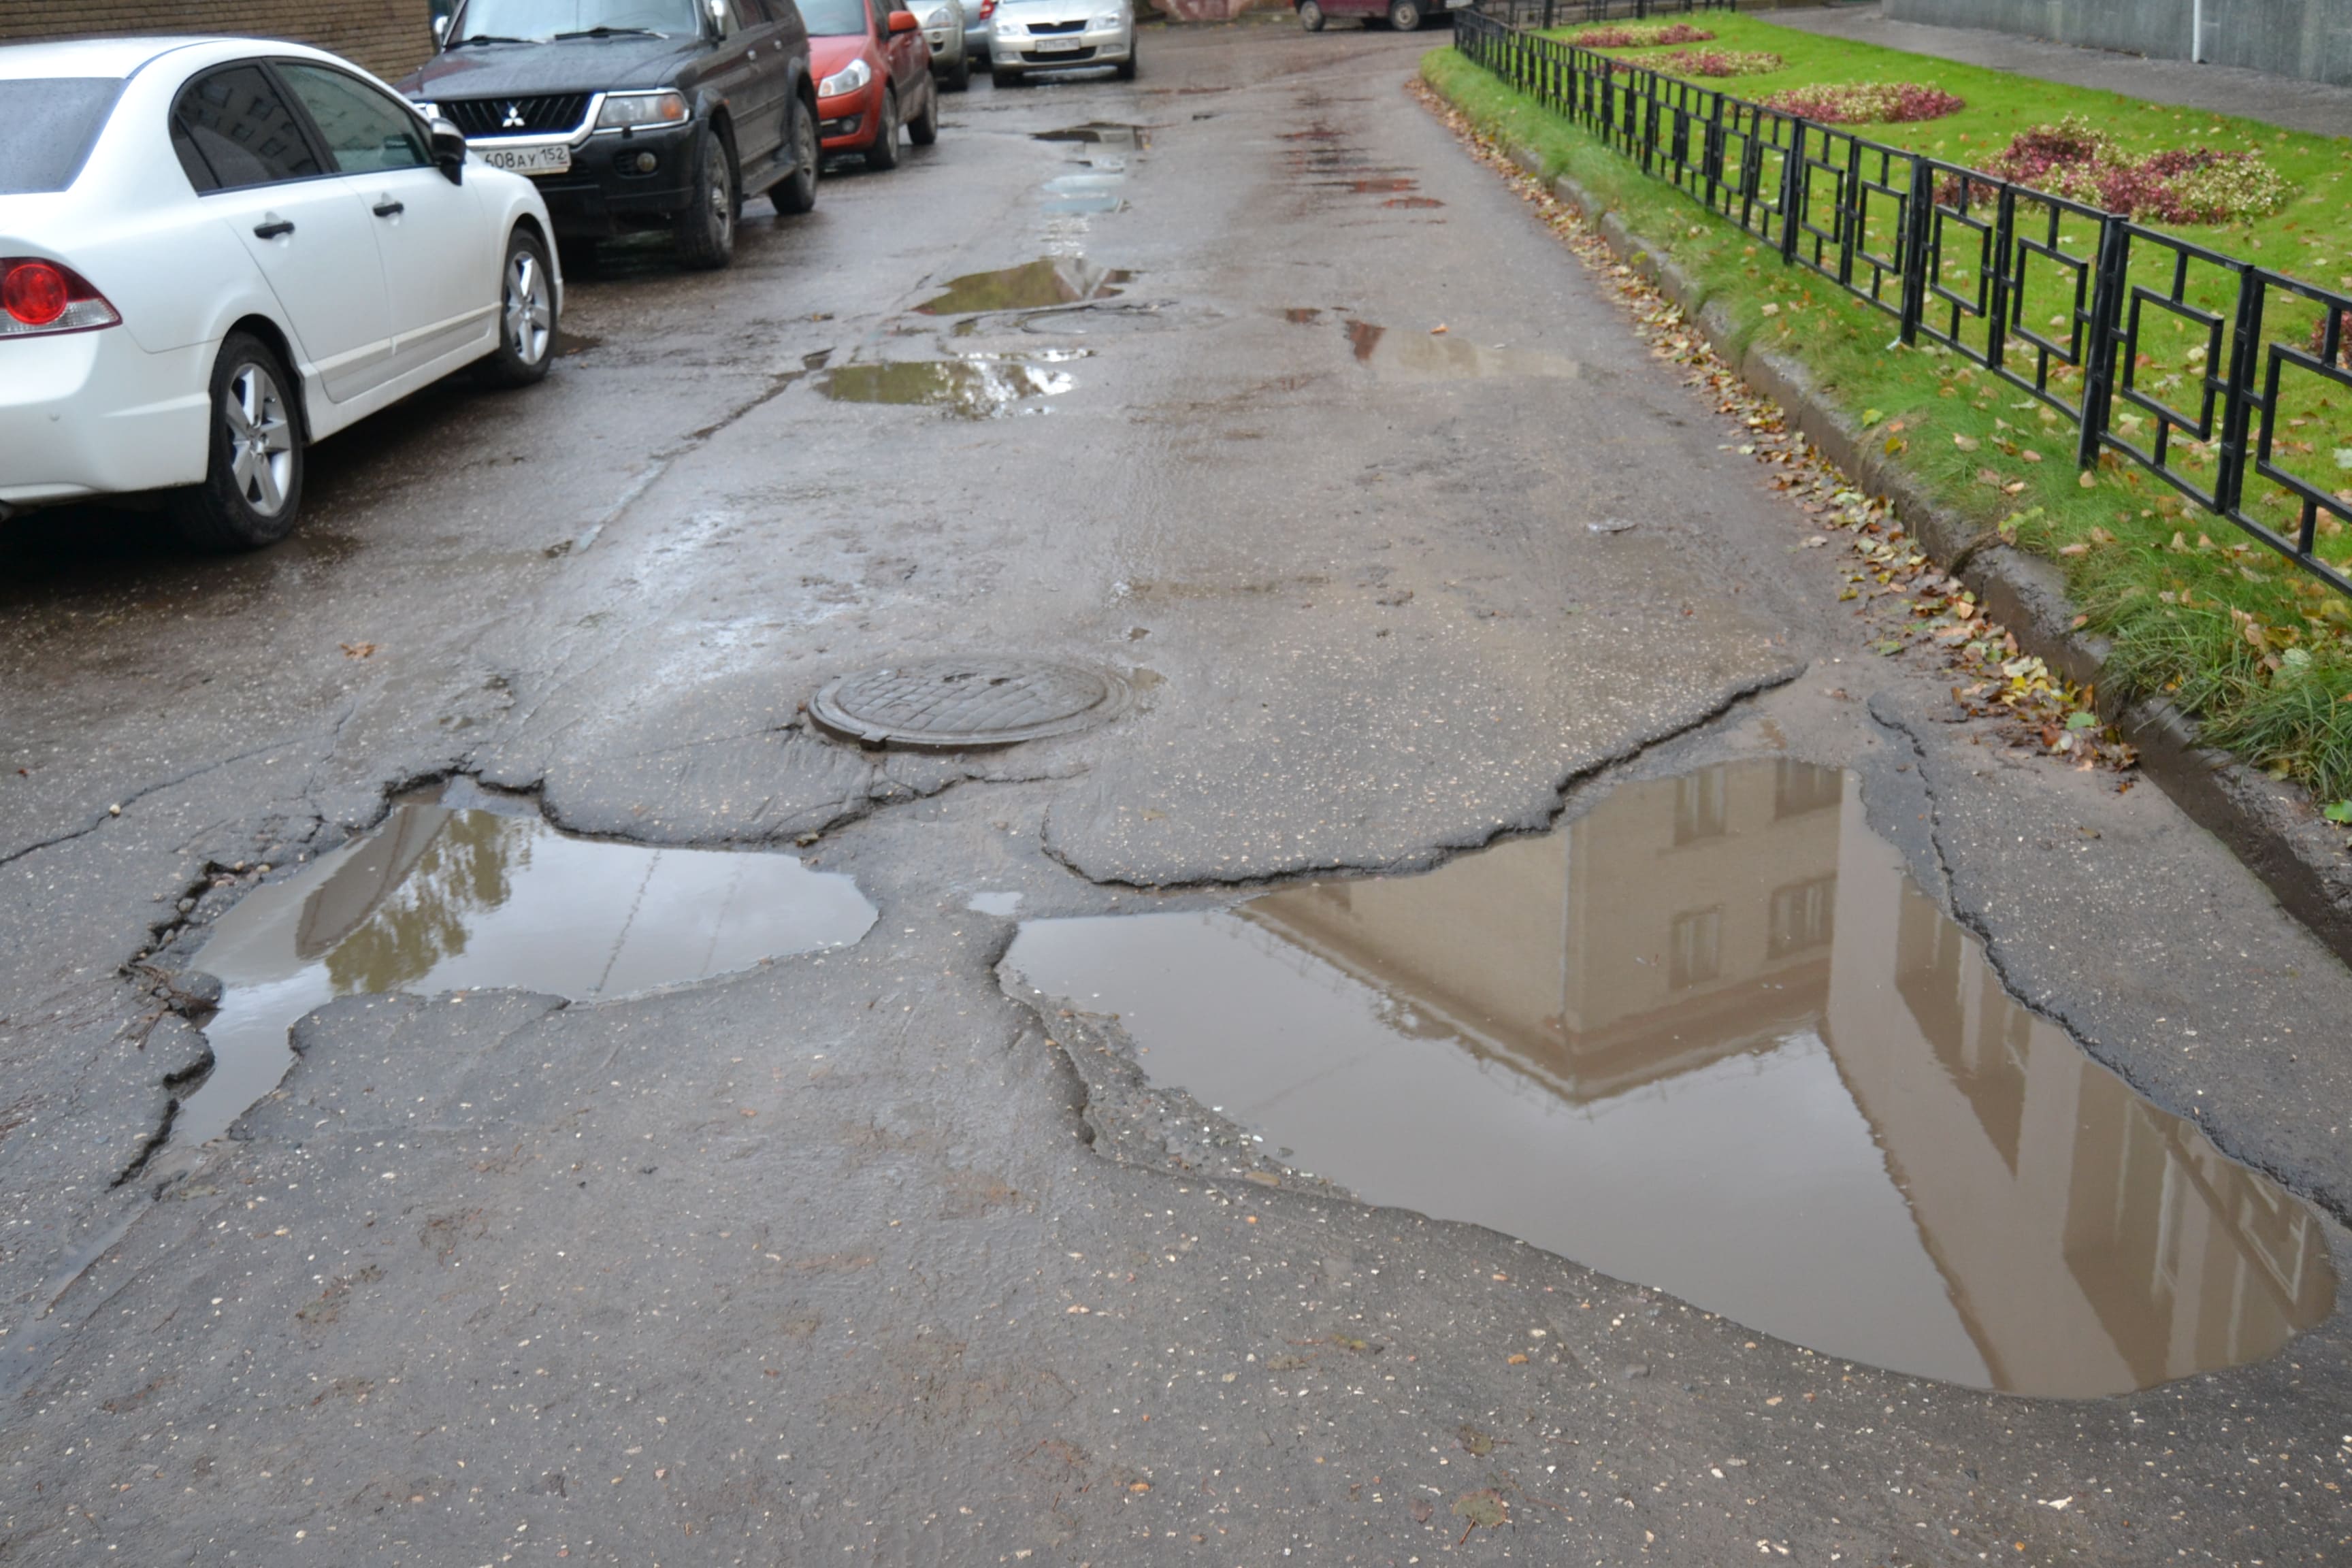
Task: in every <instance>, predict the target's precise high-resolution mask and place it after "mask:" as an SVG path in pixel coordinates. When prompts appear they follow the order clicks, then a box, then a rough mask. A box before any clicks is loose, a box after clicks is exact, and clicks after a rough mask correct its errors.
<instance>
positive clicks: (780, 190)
mask: <svg viewBox="0 0 2352 1568" xmlns="http://www.w3.org/2000/svg"><path fill="white" fill-rule="evenodd" d="M790 135H791V140H792V142H793V172H792V173H791V174H786V175H785V176H784V177H783V178H782V179H781V180H778V181H777V182H776V183H775V184H772V185H771V186H769V187H768V199H769V200H770V201H772V202H773V203H774V204H775V205H776V210H777V211H778V212H780V213H782V214H784V215H786V216H794V215H797V214H800V213H805V212H814V211H815V210H816V181H817V165H818V164H819V163H823V162H824V144H823V143H822V142H819V141H818V140H817V132H816V111H815V110H812V109H811V108H810V107H809V106H808V105H807V104H805V103H803V102H802V101H801V100H799V99H797V98H795V99H793V125H792V131H791V132H790Z"/></svg>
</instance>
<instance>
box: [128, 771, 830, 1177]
mask: <svg viewBox="0 0 2352 1568" xmlns="http://www.w3.org/2000/svg"><path fill="white" fill-rule="evenodd" d="M875 913H876V911H875V908H874V906H873V905H872V904H871V903H869V902H867V901H866V896H865V895H864V894H863V893H861V892H859V891H858V889H857V885H856V883H855V882H853V881H851V880H850V879H848V878H847V877H845V876H841V875H838V874H836V873H834V872H829V871H812V870H810V869H809V868H806V867H805V866H803V865H802V864H801V862H800V861H798V860H797V859H794V858H793V857H791V856H789V855H774V854H765V853H758V852H741V851H727V850H709V849H649V848H646V847H642V846H638V845H633V844H613V843H604V842H599V841H596V840H592V839H584V838H572V837H567V836H566V835H564V834H562V833H559V832H557V831H556V830H555V829H554V828H553V827H551V826H549V825H548V823H547V822H546V820H545V819H544V818H542V817H541V816H539V815H538V814H537V813H536V812H531V813H527V814H524V813H515V812H510V811H507V810H478V809H456V808H452V807H450V806H444V805H423V804H412V805H399V806H395V807H394V810H393V812H392V815H391V816H389V817H388V818H386V819H385V821H384V823H383V826H379V827H377V828H375V829H374V830H373V831H372V832H370V833H367V834H364V835H362V836H361V837H359V838H356V839H354V840H353V841H352V843H351V844H349V845H347V846H345V847H343V848H341V849H339V850H336V851H335V852H334V853H332V854H331V855H327V856H323V857H321V858H320V859H319V860H318V862H317V863H316V864H315V865H313V866H312V867H311V868H310V870H308V871H307V872H306V873H304V874H303V875H302V876H299V877H297V878H294V879H291V880H289V881H285V882H280V883H276V884H273V885H270V886H267V887H263V888H258V889H255V890H254V891H253V892H252V893H250V894H248V895H247V897H246V898H245V899H244V900H242V901H241V902H239V903H238V904H237V905H236V907H235V908H233V909H231V910H228V911H227V912H226V914H224V915H222V916H221V918H220V920H219V921H218V922H217V923H216V924H215V926H214V928H213V934H212V936H211V938H210V939H209V940H208V941H207V942H205V946H204V950H203V951H202V952H200V953H198V954H197V956H196V960H195V962H196V963H197V965H198V967H200V968H202V969H205V970H206V971H208V972H210V973H214V974H216V975H218V976H219V977H220V980H221V983H222V997H221V1005H220V1010H219V1012H217V1013H216V1014H215V1015H214V1016H213V1018H212V1019H211V1021H210V1022H209V1023H207V1024H206V1025H205V1038H206V1039H207V1040H209V1041H210V1042H211V1044H212V1047H213V1054H214V1056H215V1058H216V1061H215V1066H214V1068H213V1070H212V1074H211V1076H210V1077H209V1078H207V1079H205V1082H204V1085H203V1087H202V1088H200V1089H198V1090H197V1091H196V1092H195V1093H194V1095H192V1096H190V1097H189V1099H188V1100H187V1103H186V1104H184V1106H182V1107H181V1110H180V1113H179V1116H178V1118H177V1120H176V1121H174V1122H173V1129H172V1142H173V1143H174V1144H178V1145H182V1146H190V1145H194V1144H196V1143H201V1142H204V1141H205V1140H206V1139H209V1138H215V1137H218V1136H219V1135H220V1134H221V1133H223V1132H225V1131H227V1129H228V1126H229V1123H230V1122H232V1121H235V1120H236V1118H237V1117H238V1116H239V1115H240V1114H241V1113H243V1111H244V1110H246V1108H247V1106H250V1105H251V1104H253V1103H254V1102H255V1101H256V1100H259V1099H260V1098H261V1097H262V1096H263V1095H266V1094H268V1092H269V1091H270V1090H271V1089H274V1088H276V1087H277V1085H278V1080H279V1079H282V1078H284V1077H285V1076H286V1069H287V1068H288V1067H289V1065H290V1064H291V1063H292V1061H293V1055H292V1052H291V1050H290V1049H289V1047H288V1045H287V1041H286V1032H287V1030H288V1028H289V1026H292V1024H293V1023H294V1021H295V1020H296V1019H298V1018H299V1017H301V1016H303V1015H304V1014H305V1013H308V1012H310V1010H311V1009H313V1008H315V1007H318V1006H320V1005H322V1004H324V1003H326V1002H330V1001H331V1000H333V999H334V998H336V997H338V996H352V995H364V994H381V993H384V992H394V991H398V992H410V993H415V994H435V993H438V992H444V991H464V990H471V989H474V988H477V987H488V986H498V987H513V988H517V989H520V990H526V991H541V992H547V993H550V994H555V995H560V996H565V997H569V998H571V999H572V1000H573V1001H579V1002H590V1001H599V1000H604V999H608V998H612V997H616V996H625V995H631V994H637V993H640V992H646V991H652V990H656V989H659V988H660V987H662V986H666V985H674V984H681V983H683V982H687V981H693V980H700V979H705V978H708V977H709V976H711V975H715V974H724V973H730V972H732V971H735V970H740V969H748V968H750V967H751V966H752V965H753V964H755V963H759V962H760V961H761V959H763V958H773V957H780V956H782V955H783V954H786V953H794V952H811V951H813V950H815V949H818V948H827V947H837V946H842V945H845V944H846V943H849V942H856V940H857V939H858V938H859V937H860V936H862V935H864V934H865V932H866V928H867V927H869V926H871V925H872V924H873V923H874V920H875Z"/></svg>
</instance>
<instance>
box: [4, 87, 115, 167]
mask: <svg viewBox="0 0 2352 1568" xmlns="http://www.w3.org/2000/svg"><path fill="white" fill-rule="evenodd" d="M121 90H122V81H121V78H119V77H110V76H107V77H95V76H70V77H29V78H28V77H16V78H10V79H5V80H0V196H24V195H35V194H36V193H38V192H43V191H62V190H64V189H65V188H66V187H67V186H68V185H70V184H73V183H74V176H75V175H77V174H80V173H81V165H82V161H83V160H84V159H86V158H88V157H89V149H90V145H91V143H93V142H96V141H97V140H98V133H99V132H100V129H101V128H103V127H104V126H105V124H106V116H107V111H108V110H110V109H112V108H113V107H114V100H115V95H116V94H118V93H120V92H121Z"/></svg>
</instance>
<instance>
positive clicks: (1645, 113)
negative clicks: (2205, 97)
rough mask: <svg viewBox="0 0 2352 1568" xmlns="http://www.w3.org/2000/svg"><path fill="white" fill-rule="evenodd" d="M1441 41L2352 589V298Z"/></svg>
mask: <svg viewBox="0 0 2352 1568" xmlns="http://www.w3.org/2000/svg"><path fill="white" fill-rule="evenodd" d="M1515 3H1518V4H1524V3H1525V0H1515ZM1538 3H1540V0H1538ZM1557 9H1558V10H1559V11H1560V12H1561V13H1562V14H1565V13H1566V12H1567V11H1568V10H1569V9H1570V7H1568V6H1566V5H1560V6H1558V7H1557ZM1651 9H1652V11H1654V12H1656V11H1661V10H1663V9H1664V7H1663V6H1661V5H1656V4H1655V3H1653V5H1652V6H1651ZM1580 19H1581V18H1580V17H1575V16H1569V17H1568V20H1570V21H1578V20H1580ZM1454 47H1456V48H1457V49H1459V50H1460V51H1461V52H1462V53H1463V54H1465V55H1466V56H1468V57H1469V58H1471V59H1473V60H1475V61H1476V62H1477V63H1478V64H1479V65H1481V66H1484V67H1485V68H1486V69H1488V70H1491V71H1493V72H1494V73H1495V74H1496V76H1498V77H1500V78H1502V79H1504V80H1505V81H1507V82H1508V83H1509V84H1510V85H1511V86H1513V87H1515V88H1517V89H1519V90H1520V91H1522V92H1525V93H1528V95H1530V96H1531V97H1534V98H1535V99H1537V100H1538V101H1540V102H1541V103H1543V104H1544V105H1545V106H1546V107H1548V108H1549V109H1551V110H1555V111H1556V112H1558V113H1559V114H1561V115H1563V116H1565V117H1566V118H1568V119H1570V120H1572V121H1575V122H1577V123H1578V124H1580V125H1581V126H1583V127H1584V128H1585V129H1586V130H1588V131H1590V132H1593V133H1594V134H1595V135H1597V136H1599V137H1601V139H1602V140H1603V141H1604V142H1607V143H1608V144H1609V145H1610V146H1612V147H1613V148H1615V149H1616V150H1617V151H1619V152H1620V153H1624V154H1625V155H1626V156H1627V157H1629V158H1632V159H1633V160H1634V161H1635V162H1636V163H1639V164H1640V165H1641V166H1642V168H1643V171H1644V172H1645V173H1647V174H1652V175H1654V176H1655V177H1657V178H1659V179H1662V180H1665V181H1667V182H1669V183H1671V184H1674V185H1675V186H1677V187H1678V188H1680V189H1681V190H1682V191H1683V192H1685V194H1686V195H1689V196H1690V197H1691V198H1692V199H1693V200H1695V201H1696V202H1699V203H1700V204H1702V205H1705V206H1706V207H1707V208H1708V209H1709V210H1710V211H1712V212H1714V213H1715V214H1717V216H1721V217H1723V218H1725V219H1727V220H1728V221H1729V222H1732V223H1735V224H1738V226H1740V227H1742V228H1744V229H1746V230H1747V231H1748V233H1750V234H1752V235H1754V236H1755V237H1756V238H1757V240H1758V241H1759V248H1769V249H1770V250H1774V251H1777V252H1778V253H1779V255H1780V259H1781V261H1782V262H1783V263H1785V264H1787V265H1789V266H1791V267H1797V268H1804V269H1806V270H1808V271H1810V272H1811V273H1814V274H1816V275H1818V276H1819V277H1821V278H1822V279H1825V280H1827V281H1828V282H1831V283H1833V284H1835V285H1836V286H1837V287H1838V288H1839V289H1842V290H1843V291H1845V292H1846V293H1848V294H1850V295H1852V296H1853V298H1855V299H1857V300H1861V301H1863V302H1864V304H1866V305H1868V306H1870V307H1873V308H1875V309H1876V310H1880V311H1883V312H1885V315H1886V316H1887V317H1888V318H1889V319H1890V321H1892V323H1893V324H1894V327H1895V338H1896V341H1897V342H1901V343H1904V344H1906V345H1915V346H1916V345H1917V344H1919V343H1920V342H1922V341H1923V340H1924V341H1925V342H1929V343H1933V344H1937V345H1940V346H1941V347H1943V348H1944V349H1947V350H1948V351H1950V352H1951V353H1954V354H1957V355H1958V356H1960V357H1961V358H1963V359H1965V360H1967V361H1969V363H1972V364H1974V365H1975V366H1977V367H1979V368H1980V369H1981V370H1983V371H1986V372H1989V373H1990V374H1991V375H1993V376H1995V377H1998V378H1999V379H2000V381H2001V382H2002V383H2004V384H2007V385H2008V386H2010V387H2011V388H2012V389H2014V390H2015V391H2016V392H2018V393H2020V394H2022V395H2023V396H2022V397H2021V401H2020V402H2019V403H2018V404H2017V405H2012V407H2011V410H2010V412H2011V413H2018V412H2022V413H2023V414H2024V415H2025V416H2026V419H2027V420H2028V421H2031V423H2026V424H2024V425H2022V426H2021V437H2030V436H2031V435H2032V433H2034V430H2035V426H2036V425H2037V424H2038V425H2040V426H2043V427H2045V428H2046V427H2051V426H2057V427H2060V428H2063V429H2065V430H2067V432H2068V433H2069V434H2071V436H2072V437H2073V438H2074V458H2075V461H2076V463H2077V465H2078V466H2080V467H2083V468H2090V467H2092V466H2094V465H2095V464H2096V463H2098V462H2099V461H2100V458H2101V456H2102V454H2103V453H2108V452H2112V453H2115V454H2116V455H2117V458H2118V459H2119V460H2121V461H2126V462H2128V463H2130V464H2135V465H2137V467H2138V468H2141V469H2144V470H2146V471H2147V473H2149V474H2151V475H2153V476H2155V477H2156V478H2157V479H2161V480H2162V481H2163V482H2164V483H2165V484H2167V485H2169V486H2170V487H2172V488H2173V489H2176V490H2178V491H2179V493H2180V494H2181V495H2183V496H2185V497H2187V498H2189V500H2192V501H2194V502H2196V503H2197V504H2199V505H2200V506H2202V507H2204V508H2205V509H2206V510H2210V511H2212V512H2215V513H2218V514H2219V515H2221V516H2222V517H2225V518H2227V519H2228V520H2229V521H2231V522H2232V523H2234V524H2236V525H2237V526H2238V527H2240V528H2242V529H2243V530H2245V531H2247V532H2248V533H2250V534H2252V535H2253V537H2255V538H2256V539H2258V540H2260V541H2261V542H2263V543H2264V544H2266V545H2268V546H2269V547H2270V548H2271V549H2273V550H2274V551H2276V552H2279V553H2280V554H2281V555H2284V556H2285V557H2287V558H2288V559H2289V560H2291V561H2293V562H2294V563H2296V564H2297V565H2299V566H2301V567H2302V568H2304V569H2305V571H2307V572H2309V573H2311V574H2313V575H2314V576H2315V577H2318V578H2320V579H2321V580H2323V581H2324V582H2326V583H2327V584H2330V585H2332V586H2333V587H2335V588H2336V590H2338V591H2339V592H2341V593H2345V594H2347V595H2352V577H2347V566H2352V563H2344V562H2338V563H2331V562H2329V561H2326V560H2323V559H2321V557H2320V556H2319V554H2318V553H2317V552H2316V550H2315V546H2316V544H2317V543H2318V542H2319V540H2320V538H2321V537H2322V536H2323V535H2326V536H2331V537H2333V536H2337V535H2342V534H2344V531H2345V523H2346V521H2347V520H2352V472H2344V471H2341V470H2343V469H2347V468H2352V400H2347V397H2348V395H2352V295H2347V294H2343V293H2338V292H2336V291H2335V290H2332V289H2323V288H2319V287H2317V286H2315V285H2314V284H2312V283H2309V282H2306V281H2305V280H2303V279H2296V278H2291V277H2288V276H2287V275H2285V274H2284V273H2282V272H2278V271H2275V270H2273V269H2271V268H2264V267H2261V266H2258V265H2256V264H2254V263H2252V262H2249V261H2245V260H2242V259H2241V258H2237V257H2234V256H2230V255H2227V254H2225V253H2223V252H2221V251H2218V250H2214V249H2211V248H2210V247H2206V246H2202V245H2199V244H2196V243H2194V242H2193V241H2190V240H2187V239H2183V238H2180V237H2178V236H2175V235H2169V234H2165V233H2162V232H2160V231H2158V230H2156V229H2152V228H2149V227H2147V226H2144V225H2141V224H2138V223H2135V222H2133V221H2132V220H2131V219H2129V218H2126V217H2123V216H2118V215H2116V214H2114V213H2109V212H2106V211H2104V210H2102V209H2100V208H2098V207H2095V206H2092V205H2086V204H2084V203H2083V202H2079V201H2074V200H2069V199H2067V198H2065V197H2063V196H2056V195H2050V194H2049V193H2047V192H2044V191H2039V190H2035V189H2032V188H2031V187H2028V186H2025V185H2021V184H2015V183H2013V182H2011V181H2008V180H2004V179H2001V178H2000V177H1998V176H1996V175H1992V174H1982V173H1979V172H1978V171H1975V170H1972V169H1970V168H1969V167H1967V166H1966V165H1964V164H1959V163H1947V162H1945V161H1943V160H1942V159H1939V158H1935V157H1932V156H1929V155H1927V154H1925V153H1912V152H1908V151H1906V150H1905V149H1903V148H1900V147H1891V146H1887V145H1885V144H1884V143H1882V142H1872V141H1869V140H1867V139H1865V138H1864V137H1861V136H1857V135H1855V134H1853V132H1850V131H1846V130H1843V129H1840V128H1839V127H1837V126H1834V125H1828V124H1823V123H1822V122H1820V121H1810V120H1805V119H1802V118H1801V117H1799V116H1797V115H1793V114H1788V113H1784V112H1781V111H1780V110H1773V109H1768V108H1766V107H1765V106H1764V105H1762V104H1759V103H1754V102H1750V101H1748V100H1745V99H1739V98H1735V97H1733V96H1732V95H1731V94H1729V93H1727V92H1721V91H1718V90H1717V89H1713V88H1709V87H1703V86H1701V85H1699V84H1697V83H1696V82H1692V81H1687V80H1684V79H1678V78H1675V77H1670V76H1664V75H1662V74H1660V73H1659V72H1657V71H1654V70H1651V69H1647V68H1643V67H1642V66H1639V65H1635V64H1633V63H1631V62H1628V61H1625V60H1621V59H1615V58H1611V57H1609V56H1606V55H1601V54H1597V53H1595V52H1593V51H1591V50H1590V49H1584V48H1579V47H1576V46H1574V45H1572V44H1570V43H1567V42H1565V41H1562V40H1559V39H1555V38H1545V37H1537V36H1535V35H1534V34H1532V33H1529V32H1526V31H1522V30H1520V29H1519V28H1517V27H1514V26H1508V25H1507V24H1505V23H1502V22H1499V21H1497V20H1496V19H1495V18H1494V17H1492V16H1486V15H1481V14H1479V13H1477V12H1457V13H1456V14H1455V19H1454ZM1889 346H1890V347H1892V346H1893V345H1892V344H1890V345H1889ZM2012 444H2013V445H2019V446H2021V447H2022V446H2023V445H2025V444H2027V443H2026V442H2025V441H2023V440H2022V439H2021V441H2020V442H2017V443H2012ZM2334 553H2336V554H2337V555H2338V556H2339V557H2340V556H2343V555H2346V554H2347V553H2352V537H2345V538H2342V539H2340V540H2338V541H2337V542H2336V545H2335V547H2334Z"/></svg>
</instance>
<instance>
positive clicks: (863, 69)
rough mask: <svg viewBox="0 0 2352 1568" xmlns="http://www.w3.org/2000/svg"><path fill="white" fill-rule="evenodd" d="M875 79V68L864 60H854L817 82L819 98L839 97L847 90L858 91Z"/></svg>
mask: <svg viewBox="0 0 2352 1568" xmlns="http://www.w3.org/2000/svg"><path fill="white" fill-rule="evenodd" d="M873 79H874V68H873V67H872V66H869V65H867V64H866V62H865V61H864V60H852V61H850V62H849V63H848V64H847V65H845V66H844V67H842V68H840V69H839V70H837V71H835V72H834V73H833V74H832V75H831V76H829V77H827V78H825V79H824V80H823V81H821V82H819V83H817V84H816V95H817V96H818V97H819V98H837V97H839V96H840V95H841V94H843V93H845V92H856V90H857V89H859V88H861V87H864V86H865V85H866V83H867V82H869V81H872V80H873Z"/></svg>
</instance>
